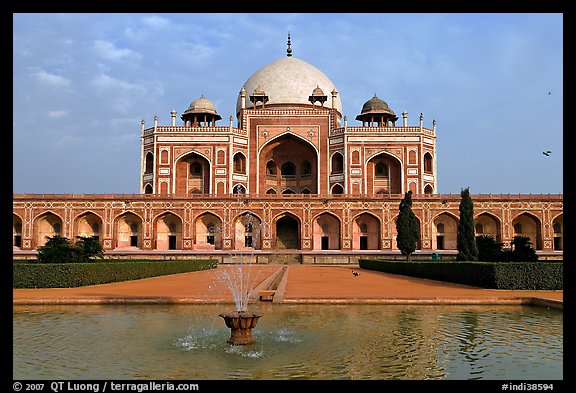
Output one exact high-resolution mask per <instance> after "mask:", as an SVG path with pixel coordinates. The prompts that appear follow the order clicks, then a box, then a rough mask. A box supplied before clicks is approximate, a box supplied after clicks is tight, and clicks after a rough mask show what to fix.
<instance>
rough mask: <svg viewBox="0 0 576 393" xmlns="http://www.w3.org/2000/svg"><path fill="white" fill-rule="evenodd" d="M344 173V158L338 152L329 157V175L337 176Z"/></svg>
mask: <svg viewBox="0 0 576 393" xmlns="http://www.w3.org/2000/svg"><path fill="white" fill-rule="evenodd" d="M341 173H344V156H343V155H342V153H340V152H339V151H336V152H334V153H332V155H331V156H330V174H332V175H339V174H341Z"/></svg>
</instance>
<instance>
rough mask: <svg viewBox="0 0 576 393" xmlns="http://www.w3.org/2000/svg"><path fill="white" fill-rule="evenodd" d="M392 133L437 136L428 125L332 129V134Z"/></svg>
mask: <svg viewBox="0 0 576 393" xmlns="http://www.w3.org/2000/svg"><path fill="white" fill-rule="evenodd" d="M344 133H346V134H386V133H388V134H392V133H424V134H428V135H430V136H435V132H434V130H431V129H429V128H426V127H422V128H420V127H417V126H416V127H412V126H409V127H403V126H399V127H398V126H397V127H357V126H355V127H340V128H335V129H333V130H332V131H330V136H333V135H342V134H344Z"/></svg>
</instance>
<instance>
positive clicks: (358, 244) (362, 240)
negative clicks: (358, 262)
mask: <svg viewBox="0 0 576 393" xmlns="http://www.w3.org/2000/svg"><path fill="white" fill-rule="evenodd" d="M380 225H381V221H380V218H379V217H378V216H376V215H375V214H373V213H372V212H368V211H364V212H360V213H358V214H356V215H355V216H354V217H353V218H352V249H353V250H379V249H380V248H381V247H380Z"/></svg>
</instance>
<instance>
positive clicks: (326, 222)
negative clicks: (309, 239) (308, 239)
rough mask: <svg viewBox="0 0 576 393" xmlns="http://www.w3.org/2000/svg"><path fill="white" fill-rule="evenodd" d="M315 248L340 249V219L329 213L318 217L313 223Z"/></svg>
mask: <svg viewBox="0 0 576 393" xmlns="http://www.w3.org/2000/svg"><path fill="white" fill-rule="evenodd" d="M312 236H313V249H314V250H339V249H340V220H339V219H338V218H336V217H335V216H333V215H332V214H329V213H322V214H320V215H319V216H317V217H316V219H315V220H314V225H313V235H312Z"/></svg>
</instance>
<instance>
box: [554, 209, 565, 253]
mask: <svg viewBox="0 0 576 393" xmlns="http://www.w3.org/2000/svg"><path fill="white" fill-rule="evenodd" d="M552 231H553V234H554V244H553V245H552V247H553V249H554V251H561V250H563V249H564V215H563V214H560V215H559V216H558V217H556V218H555V219H554V221H552Z"/></svg>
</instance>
